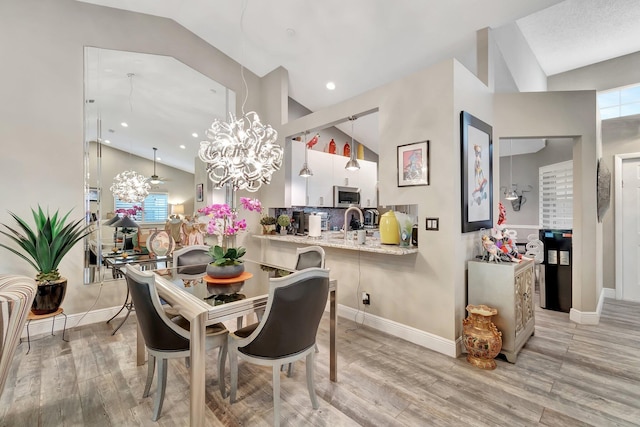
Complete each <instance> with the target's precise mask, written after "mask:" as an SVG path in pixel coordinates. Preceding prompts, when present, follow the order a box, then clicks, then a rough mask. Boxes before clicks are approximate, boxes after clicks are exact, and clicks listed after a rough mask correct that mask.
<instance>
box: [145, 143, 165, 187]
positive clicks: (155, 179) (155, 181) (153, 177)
mask: <svg viewBox="0 0 640 427" xmlns="http://www.w3.org/2000/svg"><path fill="white" fill-rule="evenodd" d="M157 151H158V149H157V148H156V147H153V175H151V176H150V177H149V179H148V182H149V184H151V185H158V184H164V181H165V179H164V178H163V179H161V178H160V177H159V176H158V175H157V174H156V153H157Z"/></svg>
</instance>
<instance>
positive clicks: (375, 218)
mask: <svg viewBox="0 0 640 427" xmlns="http://www.w3.org/2000/svg"><path fill="white" fill-rule="evenodd" d="M379 219H380V212H378V210H377V209H365V210H364V226H365V228H378V222H379Z"/></svg>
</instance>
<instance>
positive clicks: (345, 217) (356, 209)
mask: <svg viewBox="0 0 640 427" xmlns="http://www.w3.org/2000/svg"><path fill="white" fill-rule="evenodd" d="M352 210H354V211H356V212H358V216H359V217H360V224H362V223H363V222H364V216H362V211H361V210H360V208H358V207H357V206H349V207H348V208H347V210H346V211H344V226H343V227H344V240H345V241H346V240H347V231H348V230H349V223H348V222H347V217H348V216H349V212H351V211H352Z"/></svg>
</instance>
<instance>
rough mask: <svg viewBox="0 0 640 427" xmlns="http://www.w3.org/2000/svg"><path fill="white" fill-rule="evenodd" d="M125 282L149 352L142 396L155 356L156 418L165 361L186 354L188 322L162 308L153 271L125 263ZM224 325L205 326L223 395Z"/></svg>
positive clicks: (161, 398)
mask: <svg viewBox="0 0 640 427" xmlns="http://www.w3.org/2000/svg"><path fill="white" fill-rule="evenodd" d="M125 277H126V279H127V286H128V287H129V292H130V293H131V299H132V301H133V304H134V305H135V307H136V315H137V318H138V325H139V327H140V331H141V332H142V335H143V337H144V343H145V347H146V348H147V354H148V355H149V360H148V362H147V363H148V367H147V381H146V384H145V387H144V393H143V396H142V397H148V396H149V390H150V389H151V383H152V382H153V376H154V371H155V365H156V359H158V361H159V364H158V386H157V391H156V396H155V401H154V407H153V417H152V420H153V421H157V420H158V418H159V417H160V412H161V411H162V403H163V401H164V392H165V389H166V386H167V361H168V359H172V358H182V357H185V358H188V357H189V349H190V341H189V329H188V328H189V322H188V321H187V320H186V319H185V318H183V317H182V316H177V317H174V318H173V319H170V318H169V317H168V316H167V315H166V314H165V312H164V309H163V307H162V304H161V302H160V297H159V296H158V292H157V290H156V287H155V275H154V274H153V273H152V272H146V271H141V270H139V269H138V268H137V267H136V266H132V265H127V266H125ZM227 334H228V331H227V328H225V326H224V325H223V324H221V323H218V324H215V325H211V326H207V339H206V341H207V348H213V347H219V348H220V351H219V352H218V385H219V388H220V392H221V393H222V395H223V396H225V392H226V390H225V384H224V360H225V358H226V353H227Z"/></svg>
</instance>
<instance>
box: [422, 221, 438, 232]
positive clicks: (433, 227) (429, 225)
mask: <svg viewBox="0 0 640 427" xmlns="http://www.w3.org/2000/svg"><path fill="white" fill-rule="evenodd" d="M425 222H426V226H425V230H428V231H438V230H439V229H440V218H425Z"/></svg>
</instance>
